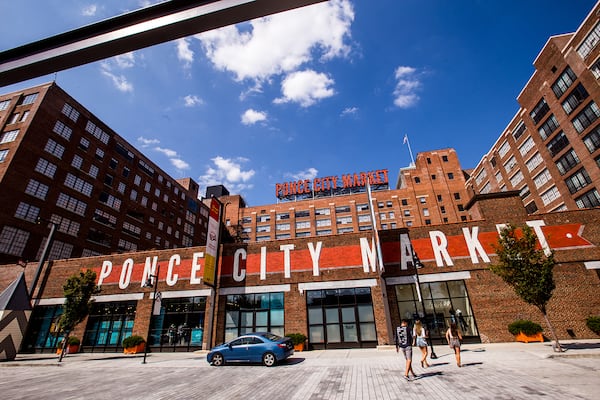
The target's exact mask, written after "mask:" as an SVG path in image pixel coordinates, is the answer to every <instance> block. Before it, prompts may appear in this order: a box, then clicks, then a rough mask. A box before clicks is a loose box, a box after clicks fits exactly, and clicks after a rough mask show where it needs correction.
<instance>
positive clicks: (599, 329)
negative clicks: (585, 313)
mask: <svg viewBox="0 0 600 400" xmlns="http://www.w3.org/2000/svg"><path fill="white" fill-rule="evenodd" d="M585 323H586V325H587V327H588V328H590V330H591V331H592V332H594V333H595V334H596V335H600V317H588V318H587V319H586V321H585Z"/></svg>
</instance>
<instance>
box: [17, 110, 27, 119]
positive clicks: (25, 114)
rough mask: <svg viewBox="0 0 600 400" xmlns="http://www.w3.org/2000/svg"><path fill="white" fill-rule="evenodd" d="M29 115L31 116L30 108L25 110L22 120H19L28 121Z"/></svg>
mask: <svg viewBox="0 0 600 400" xmlns="http://www.w3.org/2000/svg"><path fill="white" fill-rule="evenodd" d="M27 117H29V110H25V111H23V115H22V116H21V121H19V122H25V121H27Z"/></svg>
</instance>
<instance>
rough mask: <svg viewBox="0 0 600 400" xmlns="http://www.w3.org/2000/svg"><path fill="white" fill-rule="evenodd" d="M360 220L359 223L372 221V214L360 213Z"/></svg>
mask: <svg viewBox="0 0 600 400" xmlns="http://www.w3.org/2000/svg"><path fill="white" fill-rule="evenodd" d="M358 222H359V223H364V222H371V216H370V215H369V214H363V215H359V216H358Z"/></svg>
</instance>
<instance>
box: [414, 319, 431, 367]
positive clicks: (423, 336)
mask: <svg viewBox="0 0 600 400" xmlns="http://www.w3.org/2000/svg"><path fill="white" fill-rule="evenodd" d="M413 337H414V338H415V339H416V345H417V347H418V348H419V349H421V367H422V368H425V367H429V364H427V331H426V330H425V327H424V326H423V324H422V323H421V321H420V320H416V321H415V327H414V328H413Z"/></svg>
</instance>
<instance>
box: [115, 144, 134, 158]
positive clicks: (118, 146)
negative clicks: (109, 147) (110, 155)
mask: <svg viewBox="0 0 600 400" xmlns="http://www.w3.org/2000/svg"><path fill="white" fill-rule="evenodd" d="M115 151H116V152H117V153H119V154H120V155H122V156H123V157H125V159H126V160H127V161H133V157H134V156H133V153H132V152H131V151H129V150H127V149H126V148H125V145H123V144H121V143H119V142H117V144H116V145H115Z"/></svg>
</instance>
